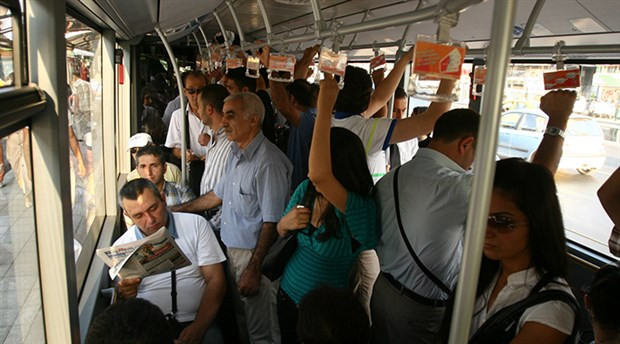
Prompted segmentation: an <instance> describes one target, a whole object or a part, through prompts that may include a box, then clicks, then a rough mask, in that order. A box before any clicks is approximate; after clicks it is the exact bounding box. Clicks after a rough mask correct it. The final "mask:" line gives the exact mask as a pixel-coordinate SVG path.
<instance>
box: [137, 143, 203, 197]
mask: <svg viewBox="0 0 620 344" xmlns="http://www.w3.org/2000/svg"><path fill="white" fill-rule="evenodd" d="M136 162H137V165H138V166H137V167H136V170H138V174H139V175H140V178H144V179H148V180H150V181H151V182H152V183H153V184H155V186H156V187H157V189H158V190H159V192H162V193H163V194H164V195H165V196H166V205H167V206H173V205H177V204H181V203H185V202H189V201H191V200H193V199H194V198H196V196H194V193H193V192H192V190H191V189H190V188H189V187H187V186H184V185H181V184H178V183H175V182H168V181H166V180H165V179H164V174H165V173H166V168H167V165H166V156H165V154H164V152H163V151H162V150H161V148H159V147H157V146H150V145H147V146H146V147H143V148H140V149H139V150H138V152H137V153H136Z"/></svg>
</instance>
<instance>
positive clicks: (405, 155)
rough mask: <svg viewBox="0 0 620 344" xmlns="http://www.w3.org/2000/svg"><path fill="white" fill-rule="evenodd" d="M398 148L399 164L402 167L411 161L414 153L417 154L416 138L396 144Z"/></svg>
mask: <svg viewBox="0 0 620 344" xmlns="http://www.w3.org/2000/svg"><path fill="white" fill-rule="evenodd" d="M396 145H397V146H398V151H399V153H400V164H401V165H404V164H405V163H406V162H408V161H409V160H411V159H413V156H414V155H415V153H417V152H418V138H413V139H411V140H407V141H403V142H398V143H396Z"/></svg>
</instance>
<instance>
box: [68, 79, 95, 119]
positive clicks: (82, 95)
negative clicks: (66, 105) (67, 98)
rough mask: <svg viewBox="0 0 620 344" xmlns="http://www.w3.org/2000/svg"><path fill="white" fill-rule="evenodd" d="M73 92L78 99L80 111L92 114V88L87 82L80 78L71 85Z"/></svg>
mask: <svg viewBox="0 0 620 344" xmlns="http://www.w3.org/2000/svg"><path fill="white" fill-rule="evenodd" d="M71 92H73V94H74V95H76V96H77V98H78V111H80V112H90V98H91V88H90V84H89V83H88V82H87V81H84V80H83V79H81V78H78V79H77V80H75V81H74V82H73V84H71Z"/></svg>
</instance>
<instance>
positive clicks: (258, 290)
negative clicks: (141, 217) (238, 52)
mask: <svg viewBox="0 0 620 344" xmlns="http://www.w3.org/2000/svg"><path fill="white" fill-rule="evenodd" d="M264 111H265V109H264V107H263V106H262V102H261V100H260V98H259V97H258V96H257V95H256V94H253V93H249V92H241V93H237V94H232V95H230V96H228V97H227V98H226V100H225V102H224V117H223V118H222V123H221V125H222V127H223V128H224V131H225V132H226V136H227V137H228V139H229V140H231V141H233V142H234V143H233V144H232V147H231V153H232V156H231V157H230V159H229V161H228V165H227V167H226V173H224V175H223V178H221V179H220V181H219V182H218V183H217V185H216V186H215V189H214V190H213V191H211V192H209V193H208V194H207V195H206V196H204V197H201V202H202V209H213V208H215V207H217V206H219V205H222V220H221V225H222V229H221V235H222V242H223V243H224V245H225V246H226V249H227V253H228V259H230V264H229V267H231V269H232V271H231V275H232V276H235V281H236V285H231V286H230V288H231V289H232V290H236V291H238V292H239V294H240V296H241V302H242V304H243V308H244V311H245V321H244V322H242V321H241V320H242V318H241V316H242V315H239V316H238V320H239V325H240V327H241V328H240V331H242V332H243V331H246V330H247V332H248V333H249V336H250V341H251V342H252V343H279V342H280V331H279V329H278V320H277V313H276V307H275V294H276V288H275V286H274V285H273V284H272V283H271V281H269V279H268V278H267V277H265V276H263V275H262V274H261V266H262V262H263V259H264V257H265V254H266V253H267V251H268V250H269V247H271V245H272V244H273V242H274V240H275V239H276V236H277V232H276V224H277V223H278V221H280V218H281V217H282V214H283V213H284V209H285V208H286V202H287V200H288V195H289V192H290V180H291V171H292V166H291V163H290V162H289V161H288V159H287V158H286V156H285V155H284V154H282V152H281V151H280V150H279V149H278V147H276V146H275V145H274V144H272V143H271V142H269V140H266V139H265V136H264V135H263V133H262V131H261V122H262V119H263V117H264V114H265V112H264ZM243 325H245V326H243Z"/></svg>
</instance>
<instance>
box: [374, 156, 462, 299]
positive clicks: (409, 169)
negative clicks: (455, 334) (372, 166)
mask: <svg viewBox="0 0 620 344" xmlns="http://www.w3.org/2000/svg"><path fill="white" fill-rule="evenodd" d="M393 180H394V170H393V171H390V173H388V174H386V175H385V177H383V178H382V179H381V180H380V181H379V183H377V185H376V187H375V189H376V197H375V199H376V201H377V207H378V208H379V212H378V213H379V217H380V221H381V231H380V233H381V234H380V238H379V243H378V245H377V255H378V256H379V262H380V264H381V271H383V272H386V273H389V274H391V275H392V276H393V277H394V278H395V279H396V280H397V281H399V282H400V283H402V284H403V285H404V286H406V287H407V288H409V289H410V290H413V291H414V292H416V293H418V294H420V295H422V296H424V297H427V298H430V299H435V300H439V299H443V300H445V299H447V298H448V295H446V294H445V293H444V292H442V291H441V289H439V288H438V287H437V286H435V284H434V283H433V282H432V281H431V280H430V279H429V278H428V277H427V276H426V275H425V274H424V272H422V270H421V269H420V268H419V267H418V265H417V264H416V263H415V261H414V260H413V258H412V257H411V254H410V253H409V251H408V250H407V247H406V246H405V244H404V242H403V238H402V236H401V234H400V230H399V227H398V223H397V220H396V211H395V206H394V192H393V185H392V183H393ZM471 183H472V174H471V173H469V172H466V171H465V170H464V169H463V168H462V167H460V166H459V165H458V164H456V163H455V162H454V161H452V160H451V159H450V158H448V157H447V156H445V155H444V154H442V153H440V152H438V151H436V150H434V149H430V148H420V150H419V151H418V152H417V153H416V156H415V158H414V159H413V160H411V161H409V162H408V163H406V164H404V165H402V166H401V168H400V172H399V176H398V186H399V187H398V189H399V194H398V196H399V201H400V215H401V218H402V223H403V226H404V229H405V233H406V234H407V238H408V240H409V243H411V246H412V247H413V250H414V251H415V253H416V254H417V255H418V257H419V258H420V260H421V261H422V263H424V265H425V266H426V267H427V268H428V269H429V270H430V271H431V272H432V273H433V274H434V275H435V276H437V278H439V279H440V280H441V281H443V283H444V284H446V285H447V286H448V287H450V288H451V287H453V286H454V284H455V283H456V279H457V276H458V272H459V267H460V264H461V255H462V252H463V234H464V228H465V220H466V217H467V207H468V204H469V194H470V192H471Z"/></svg>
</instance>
